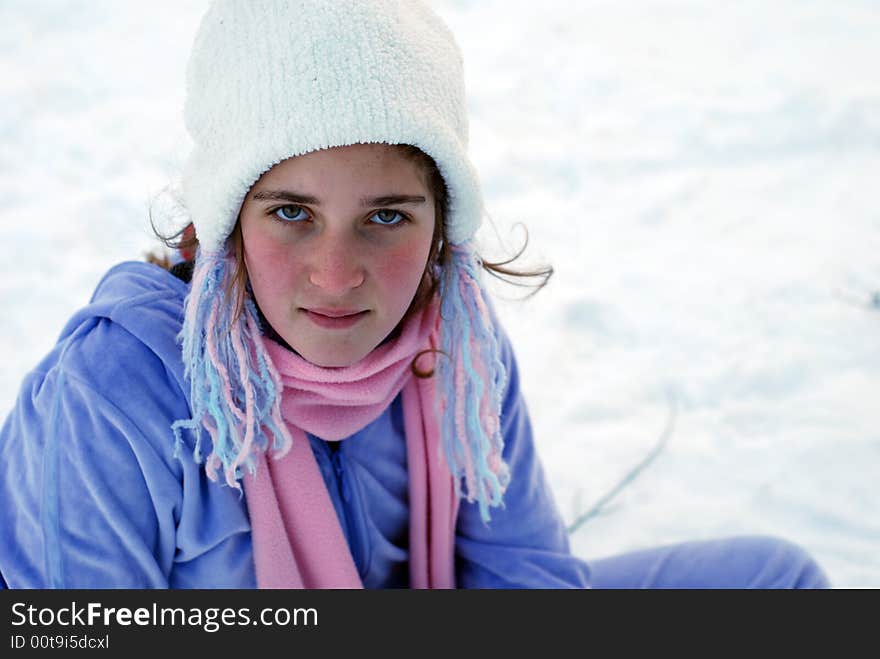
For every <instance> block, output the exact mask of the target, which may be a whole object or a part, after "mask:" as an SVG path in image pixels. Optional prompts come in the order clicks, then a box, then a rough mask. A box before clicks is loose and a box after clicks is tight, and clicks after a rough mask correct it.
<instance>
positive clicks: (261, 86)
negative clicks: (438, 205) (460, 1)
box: [182, 0, 482, 251]
mask: <svg viewBox="0 0 880 659" xmlns="http://www.w3.org/2000/svg"><path fill="white" fill-rule="evenodd" d="M185 117H186V126H187V129H188V131H189V133H190V135H191V136H192V138H193V141H194V148H193V150H192V152H191V154H190V157H189V160H188V161H187V163H186V167H185V169H184V173H183V178H182V189H183V199H184V203H185V205H186V207H187V210H188V212H189V214H190V216H191V218H192V221H193V224H194V225H195V230H196V235H197V237H198V239H199V244H200V246H201V248H202V249H203V250H205V251H218V250H219V249H220V248H221V247H222V246H223V244H224V241H225V239H226V238H227V237H228V236H229V234H230V233H231V232H232V229H233V227H234V226H235V222H236V219H237V217H238V213H239V210H240V208H241V204H242V202H243V200H244V197H245V195H246V194H247V192H248V190H249V189H250V187H251V186H252V185H253V184H254V183H255V182H256V181H257V179H258V178H259V177H260V176H261V175H262V174H263V173H264V172H265V171H267V170H268V169H270V168H271V167H272V166H273V165H275V164H277V163H279V162H281V161H282V160H285V159H287V158H290V157H292V156H297V155H301V154H304V153H308V152H310V151H316V150H319V149H324V148H329V147H334V146H345V145H349V144H356V143H371V142H384V143H387V144H411V145H413V146H416V147H418V148H419V149H421V150H422V151H424V152H425V153H427V154H428V155H429V156H431V157H432V158H433V159H434V161H435V162H436V163H437V166H438V168H439V170H440V173H441V175H442V176H443V179H444V181H445V182H446V186H447V188H448V193H449V209H448V216H447V217H446V237H447V238H448V240H449V242H450V243H452V244H461V243H464V242H466V241H468V240H469V239H470V238H472V237H473V235H474V234H475V232H476V230H477V228H478V226H479V223H480V220H481V215H482V197H481V194H480V187H479V181H478V178H477V174H476V171H475V170H474V167H473V166H472V164H471V162H470V160H469V159H468V156H467V143H468V125H467V107H466V102H465V90H464V76H463V69H462V58H461V53H460V51H459V48H458V45H457V44H456V42H455V39H454V37H453V35H452V33H451V32H450V31H449V29H448V28H447V26H446V25H445V24H444V23H443V22H442V20H441V19H440V18H439V17H438V16H437V15H436V14H435V13H434V12H433V11H432V10H431V9H430V8H428V7H427V6H425V5H424V4H423V3H422V2H420V1H418V0H332V1H328V0H216V1H215V2H213V3H212V5H211V7H210V8H209V10H208V12H207V14H206V15H205V17H204V18H203V20H202V23H201V26H200V28H199V31H198V34H197V35H196V39H195V43H194V45H193V50H192V53H191V56H190V60H189V65H188V69H187V97H186V107H185Z"/></svg>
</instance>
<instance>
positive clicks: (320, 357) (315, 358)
mask: <svg viewBox="0 0 880 659" xmlns="http://www.w3.org/2000/svg"><path fill="white" fill-rule="evenodd" d="M300 354H301V355H302V357H304V358H305V359H306V360H308V361H310V362H311V363H312V364H314V365H315V366H321V367H323V368H344V367H346V366H351V365H352V364H355V363H357V362H359V361H360V360H361V359H363V356H358V355H346V354H339V353H335V354H325V353H323V352H321V353H318V354H309V353H306V352H301V353H300Z"/></svg>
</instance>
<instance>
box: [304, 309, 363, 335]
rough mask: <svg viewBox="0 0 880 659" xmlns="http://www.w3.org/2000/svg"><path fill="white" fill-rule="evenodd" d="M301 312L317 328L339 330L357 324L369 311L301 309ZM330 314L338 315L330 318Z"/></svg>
mask: <svg viewBox="0 0 880 659" xmlns="http://www.w3.org/2000/svg"><path fill="white" fill-rule="evenodd" d="M301 311H302V312H303V313H304V314H305V315H306V316H307V317H308V319H309V320H311V321H312V322H313V323H314V324H315V325H317V326H318V327H323V328H324V329H332V330H341V329H347V328H349V327H353V326H354V325H356V324H357V323H359V322H360V321H361V320H362V319H363V318H364V317H366V315H367V314H368V313H370V310H369V309H367V310H365V311H356V310H351V309H320V310H319V309H301ZM330 314H338V315H335V316H331V315H330Z"/></svg>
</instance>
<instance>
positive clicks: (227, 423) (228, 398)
mask: <svg viewBox="0 0 880 659" xmlns="http://www.w3.org/2000/svg"><path fill="white" fill-rule="evenodd" d="M234 268H235V259H234V257H233V256H232V255H231V254H230V253H229V252H228V251H225V252H219V253H205V252H202V251H201V250H199V252H198V254H197V255H196V260H195V268H194V270H193V277H192V282H191V288H190V292H189V294H188V295H187V298H186V301H185V304H184V309H185V311H184V322H183V328H182V329H181V331H180V334H179V335H178V337H177V338H178V341H181V342H182V343H183V362H184V377H185V378H187V379H189V381H190V408H191V411H192V418H191V419H180V420H177V421H175V422H174V423H173V424H172V426H171V427H172V430H173V432H174V438H175V448H174V452H175V455H179V452H180V448H181V446H182V445H183V436H182V431H183V430H190V431H191V432H192V433H193V434H194V435H195V437H196V441H195V447H194V450H193V458H194V459H195V461H196V462H199V463H200V462H201V461H202V457H203V455H202V454H203V451H202V446H201V438H202V432H201V430H202V428H204V429H205V430H207V432H208V434H209V435H210V438H211V442H212V448H211V453H210V454H209V455H208V457H207V459H206V460H205V472H206V473H207V475H208V477H209V478H211V480H214V481H216V480H217V470H218V469H220V468H222V470H223V473H224V476H225V481H226V484H227V485H229V486H230V487H233V488H235V489H237V490H239V492H240V493H241V492H242V488H241V485H240V484H239V482H238V480H239V479H240V478H241V477H242V476H243V471H242V469H243V468H244V469H247V471H248V472H250V473H251V474H254V473H255V472H256V459H255V451H256V450H260V451H266V450H267V449H268V448H269V439H268V438H269V436H271V437H272V438H273V444H272V450H273V453H274V454H275V457H281V456H282V455H284V454H285V453H286V452H287V451H288V450H289V449H290V445H291V438H290V434H289V432H288V430H287V426H286V425H285V424H284V421H283V419H282V417H281V391H282V383H281V378H280V376H279V375H278V372H277V371H276V370H275V367H274V366H273V365H272V361H271V360H270V359H269V356H268V354H267V353H266V349H265V345H264V343H263V337H262V335H261V332H260V326H259V321H258V320H257V311H256V308H255V307H254V303H253V302H252V301H251V300H250V299H249V298H248V297H246V298H245V304H244V308H243V310H242V313H241V315H240V317H239V318H238V319H237V320H235V322H233V321H234V319H233V314H234V312H235V310H234V308H233V307H234V305H233V304H230V303H229V301H228V300H227V296H226V294H225V291H226V290H228V282H229V280H230V278H231V277H232V276H233V272H234Z"/></svg>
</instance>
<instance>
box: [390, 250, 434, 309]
mask: <svg viewBox="0 0 880 659" xmlns="http://www.w3.org/2000/svg"><path fill="white" fill-rule="evenodd" d="M430 247H431V245H430V244H426V245H421V244H418V245H413V244H412V243H407V244H403V245H399V246H396V247H394V248H393V249H392V250H390V251H389V252H387V253H386V254H385V256H384V257H383V258H382V259H381V261H380V262H379V264H378V266H377V268H376V276H377V278H378V279H379V281H380V282H381V285H382V288H383V289H384V290H385V291H387V292H388V294H389V295H392V296H393V297H394V298H395V299H396V300H397V301H398V303H399V304H402V305H404V306H406V305H408V304H409V303H410V302H411V301H412V298H413V296H414V295H415V293H416V289H417V288H418V285H419V282H420V281H421V279H422V275H423V274H424V272H425V264H426V262H427V260H428V251H429V250H430Z"/></svg>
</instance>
